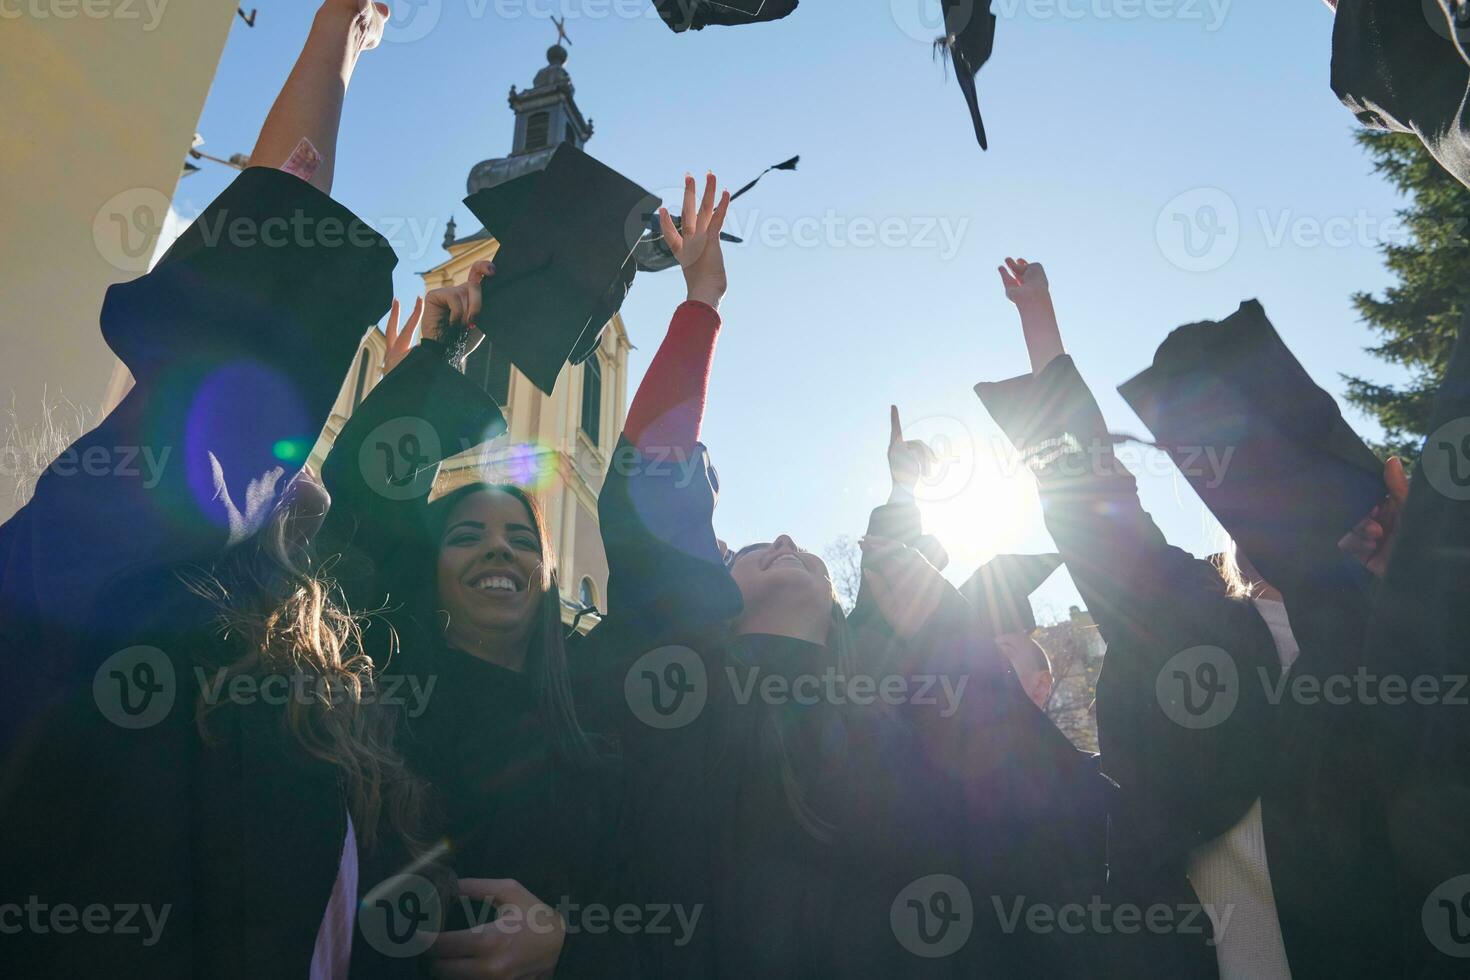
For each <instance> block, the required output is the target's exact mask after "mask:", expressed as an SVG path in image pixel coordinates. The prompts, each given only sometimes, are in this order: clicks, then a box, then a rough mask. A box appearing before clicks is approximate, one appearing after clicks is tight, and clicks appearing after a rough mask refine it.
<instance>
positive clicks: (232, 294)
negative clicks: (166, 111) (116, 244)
mask: <svg viewBox="0 0 1470 980" xmlns="http://www.w3.org/2000/svg"><path fill="white" fill-rule="evenodd" d="M396 261H397V260H396V257H395V256H394V254H393V251H392V249H391V248H390V247H389V246H388V243H387V242H386V241H385V240H384V239H383V238H382V237H381V236H379V235H378V234H376V233H375V232H373V231H372V230H371V229H369V228H368V227H367V226H366V225H365V224H364V223H363V222H362V221H361V220H360V219H358V218H357V217H356V216H354V215H353V214H352V213H351V212H350V211H348V210H347V209H345V208H343V207H342V206H341V205H340V204H338V203H336V202H335V201H333V200H332V199H331V198H330V197H328V196H327V195H325V194H323V193H321V192H320V191H318V190H316V189H315V188H313V187H312V186H311V185H310V184H307V183H306V182H304V181H302V180H300V179H298V178H296V177H293V176H290V175H289V174H285V173H282V172H281V171H279V170H275V169H271V168H251V169H249V170H247V171H245V172H244V173H243V174H241V175H240V176H239V177H238V178H236V179H235V181H234V183H232V184H231V185H230V186H229V187H228V188H227V189H226V190H225V191H224V192H223V193H222V194H221V195H220V196H219V197H218V198H217V199H216V200H215V201H214V202H213V203H212V204H210V206H209V207H208V208H206V209H205V211H204V212H203V213H202V214H201V215H200V216H199V218H198V219H196V220H195V222H194V224H193V225H192V226H190V228H189V229H188V230H187V231H185V233H184V234H183V235H182V236H181V237H180V239H179V240H178V241H177V242H176V243H175V244H174V246H173V247H172V248H170V249H169V251H168V252H167V254H165V255H164V257H163V258H162V259H161V260H160V261H159V262H158V264H157V266H156V267H155V268H154V269H153V270H152V271H151V272H149V273H148V274H147V275H144V276H143V277H141V278H139V279H136V280H134V281H132V282H128V283H122V284H119V285H115V286H113V287H112V288H111V289H109V290H108V293H107V297H106V300H105V303H104V305H103V308H102V315H101V330H102V336H103V338H104V339H105V340H106V342H107V344H108V345H109V346H110V347H111V348H112V350H113V351H115V352H116V353H117V355H118V357H119V358H121V359H122V361H123V363H124V364H125V365H126V366H127V367H128V369H129V370H130V371H131V372H132V373H133V376H134V378H135V379H136V384H135V385H134V387H133V388H132V390H131V391H130V392H129V393H128V395H127V396H126V397H125V398H124V399H123V401H122V402H121V404H119V405H118V407H117V408H115V409H114V410H113V411H112V412H111V413H109V414H108V415H107V417H106V418H104V419H103V420H102V421H101V423H100V424H98V426H97V427H96V428H95V429H93V430H91V431H90V432H88V433H86V434H85V435H83V436H81V437H80V438H79V439H77V440H76V441H74V442H73V443H72V444H71V445H70V446H68V447H67V449H66V450H65V451H63V452H62V454H61V455H60V456H59V457H58V458H57V459H56V460H55V461H54V462H53V463H52V464H51V465H50V466H49V467H48V468H47V470H46V471H45V472H44V473H43V474H42V475H41V477H40V479H39V480H38V481H37V484H36V487H35V493H34V495H33V496H32V497H31V499H30V501H29V502H28V503H27V504H26V506H25V507H23V508H22V509H21V510H20V512H19V513H17V514H16V515H15V516H14V517H13V518H11V520H10V521H9V522H7V524H6V525H5V527H4V528H3V529H0V549H3V550H0V624H3V625H0V646H3V647H4V651H5V652H4V659H6V660H10V661H13V662H12V664H11V665H12V666H15V665H17V664H24V665H25V666H24V667H22V668H21V669H22V670H33V669H40V670H42V671H44V672H46V673H49V674H51V675H52V676H58V675H73V674H74V675H75V676H77V677H87V676H90V670H91V669H94V668H95V666H96V665H95V664H90V663H89V662H86V661H87V656H86V655H84V654H82V653H81V652H80V651H81V650H83V649H90V650H101V649H106V647H107V645H108V643H110V642H111V640H112V638H115V637H119V636H122V637H125V636H126V635H127V634H128V633H129V632H130V631H131V629H130V626H129V624H130V623H131V622H132V621H133V619H134V617H135V615H137V614H138V613H140V612H144V611H145V610H138V609H133V608H129V607H128V605H127V604H126V603H123V602H119V601H109V600H108V598H107V597H108V596H109V595H112V596H114V597H115V596H118V595H124V594H126V589H125V588H124V587H122V584H123V583H124V582H125V581H126V580H129V579H135V578H137V577H141V576H145V575H147V574H149V573H152V572H156V571H157V570H158V569H162V568H168V567H172V566H175V565H178V564H180V563H187V562H197V561H201V560H205V559H208V558H209V557H210V556H212V555H213V554H216V553H218V552H219V551H220V550H221V549H223V548H224V547H226V546H227V545H229V544H232V543H234V542H236V541H239V540H241V539H243V538H244V537H247V536H248V535H249V534H250V533H252V532H253V531H254V530H255V529H256V528H257V527H259V525H260V524H261V523H262V522H263V521H264V519H265V518H266V517H267V516H268V515H269V512H270V510H271V508H272V507H273V505H274V503H275V500H276V499H277V495H278V493H279V491H280V490H281V489H282V488H283V487H284V486H285V485H286V483H287V482H288V481H289V480H290V479H291V477H292V476H293V475H294V473H295V472H296V471H297V470H298V469H299V468H300V467H301V465H302V464H303V463H304V462H305V460H306V456H307V453H308V452H309V450H310V448H311V445H312V444H313V443H314V442H315V440H316V437H317V434H318V433H319V432H320V431H321V428H322V426H323V424H324V423H325V421H326V418H327V415H328V413H329V412H330V410H331V406H332V403H333V401H334V400H335V398H336V396H337V394H338V391H339V389H340V386H341V384H342V380H343V378H344V376H345V375H346V373H347V370H348V368H349V366H350V365H351V363H352V359H353V357H354V355H355V353H356V350H357V346H358V343H359V341H360V340H361V338H362V335H363V332H364V330H366V329H367V328H368V326H369V325H370V324H372V323H373V322H374V321H375V320H376V319H377V318H378V317H380V316H381V315H382V314H383V312H384V311H385V310H386V309H387V308H388V306H389V303H390V302H391V296H392V278H391V273H392V270H393V266H394V265H395V264H396ZM6 686H7V687H8V686H9V685H6Z"/></svg>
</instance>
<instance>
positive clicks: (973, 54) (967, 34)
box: [934, 0, 996, 150]
mask: <svg viewBox="0 0 1470 980" xmlns="http://www.w3.org/2000/svg"><path fill="white" fill-rule="evenodd" d="M995 21H996V17H995V14H992V13H991V12H990V0H944V36H943V37H941V38H940V39H939V40H937V41H935V42H934V46H935V49H936V50H938V51H942V52H946V53H947V54H948V55H949V58H950V60H951V61H953V62H954V73H955V77H956V78H957V79H958V80H959V83H960V89H961V91H963V92H964V93H965V102H966V104H967V105H969V107H970V116H971V118H972V119H973V120H974V121H975V138H976V139H978V140H979V141H980V149H982V150H988V149H990V142H989V141H988V140H987V139H986V138H985V122H984V120H982V119H981V118H980V95H979V93H978V92H976V90H975V76H976V75H978V74H979V73H980V69H981V68H983V67H984V66H985V63H986V62H987V61H989V60H990V55H991V53H992V52H994V50H995Z"/></svg>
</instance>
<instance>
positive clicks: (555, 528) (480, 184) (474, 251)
mask: <svg viewBox="0 0 1470 980" xmlns="http://www.w3.org/2000/svg"><path fill="white" fill-rule="evenodd" d="M566 59H567V52H566V50H565V49H564V48H562V47H561V46H560V45H558V46H555V47H553V48H551V49H550V50H549V51H548V52H547V65H546V67H545V68H542V69H541V71H539V72H538V73H537V74H536V78H535V82H534V84H533V86H532V87H531V88H530V89H528V90H526V91H524V92H522V91H518V90H517V89H516V88H514V87H512V88H511V92H510V107H511V109H512V111H513V113H514V118H515V129H514V136H513V139H512V144H511V152H510V155H509V156H505V157H498V158H495V159H491V160H485V161H483V162H481V163H479V164H476V165H475V166H474V167H473V168H472V169H471V170H470V176H469V181H468V189H469V193H470V194H473V193H475V192H476V191H478V190H480V189H482V188H485V187H493V186H495V185H497V184H501V183H504V182H505V181H507V180H511V179H513V178H515V177H519V176H522V175H523V174H526V173H530V172H533V171H535V170H539V169H541V168H543V167H545V165H546V163H547V162H548V161H549V160H550V158H551V154H552V153H553V152H555V150H556V147H557V146H558V145H559V144H560V143H562V142H570V143H572V144H574V145H575V146H577V147H578V148H579V149H580V148H582V147H583V146H584V145H585V144H586V142H587V140H589V139H591V138H592V123H591V121H590V120H587V119H585V118H584V117H583V116H582V113H581V111H580V110H579V109H578V108H577V103H576V99H575V90H574V88H573V86H572V80H571V76H570V75H568V74H567V71H566V68H565V67H564V65H565V63H566ZM444 248H445V250H446V251H447V252H448V253H449V257H448V258H447V259H445V260H444V261H443V262H441V263H439V264H438V265H436V266H434V267H433V268H432V269H429V270H428V271H426V272H424V273H421V275H422V276H423V279H424V288H425V289H426V290H430V289H438V288H440V287H443V286H453V285H456V284H459V283H462V282H465V281H466V280H467V279H468V278H469V270H470V267H471V266H472V265H474V263H476V262H478V261H480V260H481V259H494V257H495V253H496V250H497V249H498V248H499V243H497V242H496V241H495V239H494V238H493V237H492V236H491V235H490V234H489V233H488V232H487V231H485V230H484V229H483V228H482V229H480V230H479V231H477V232H475V233H473V234H470V235H467V236H465V237H462V238H459V237H455V227H454V223H453V221H451V222H450V224H449V233H448V234H447V235H446V237H445V241H444ZM385 349H386V344H385V341H384V338H383V334H382V333H381V332H380V331H379V330H378V329H377V328H376V327H374V328H373V329H371V330H369V331H368V333H367V336H366V337H365V338H364V341H363V345H362V347H361V349H360V350H359V352H358V358H357V360H356V361H355V362H354V364H353V369H352V372H351V374H350V375H349V376H348V378H347V380H346V383H345V384H344V385H343V388H342V392H341V394H340V395H339V396H338V399H337V404H336V406H335V407H334V409H333V412H332V416H331V419H330V420H329V421H328V423H327V427H326V430H325V431H324V432H323V435H322V441H321V442H320V443H318V445H317V447H316V449H315V450H314V451H313V453H312V461H313V463H315V464H318V465H319V464H320V461H321V459H322V458H323V457H325V455H326V451H327V450H328V449H329V448H330V447H331V442H332V440H333V439H335V437H336V435H337V433H339V432H340V431H341V430H342V424H343V423H344V422H345V421H346V419H347V417H348V415H350V414H351V412H352V410H353V409H354V408H355V407H356V406H357V405H358V404H360V403H361V401H362V398H363V397H364V396H365V395H366V394H367V392H368V391H371V390H372V386H373V385H374V384H375V383H376V382H377V380H378V379H379V378H380V377H381V375H382V363H383V353H384V351H385ZM631 349H632V344H631V343H629V341H628V332H627V329H626V328H625V326H624V324H623V321H622V317H621V315H617V316H614V317H613V319H612V321H611V323H610V324H609V326H608V329H607V330H606V331H605V332H604V333H603V335H602V342H601V345H600V346H599V349H598V350H597V351H596V353H594V355H593V356H592V357H591V358H590V359H589V360H587V361H586V362H585V363H583V364H579V365H576V366H571V365H568V366H566V367H564V368H563V369H562V372H561V376H560V377H558V378H557V381H556V385H555V387H554V389H553V391H552V393H551V394H550V395H549V396H548V395H546V394H544V393H543V392H541V391H540V390H539V389H538V388H537V387H536V386H535V385H533V384H532V383H531V382H530V381H529V380H528V379H527V378H526V377H525V376H523V375H522V374H521V373H520V372H519V371H517V370H516V369H515V368H514V367H513V366H511V364H510V363H509V361H508V360H506V358H505V357H504V355H503V353H502V352H501V351H498V350H496V349H495V348H494V346H493V345H492V344H491V343H490V342H489V341H486V342H485V343H483V344H481V345H480V348H479V349H478V350H477V351H476V352H475V353H474V354H473V355H471V356H470V358H469V361H468V363H467V365H466V368H465V374H466V375H467V376H468V377H470V378H472V379H473V380H474V381H475V382H476V383H478V384H479V385H480V386H481V387H483V388H484V389H485V390H486V391H487V392H488V393H489V394H490V395H491V397H493V398H494V399H495V401H496V402H497V403H498V404H499V405H500V406H501V407H502V408H503V409H504V411H505V418H506V422H507V424H508V426H509V429H508V431H507V432H506V433H505V435H503V436H501V437H499V438H497V439H495V440H494V441H492V442H490V443H488V444H486V445H485V446H482V447H480V448H479V449H478V450H472V451H468V452H465V453H461V454H460V455H457V456H455V457H453V458H451V459H450V460H448V461H447V462H446V463H445V465H444V467H443V468H442V471H441V473H440V475H439V481H438V483H437V484H436V485H435V488H434V495H435V496H438V495H441V494H443V493H446V492H448V491H450V490H453V489H454V488H456V487H459V486H463V485H464V484H466V483H470V482H473V481H475V480H479V479H488V480H490V481H492V482H515V483H517V484H519V485H521V486H523V487H524V488H525V489H526V490H527V491H529V492H530V493H532V494H533V495H534V496H535V498H536V500H537V502H538V503H539V504H540V505H541V508H542V510H543V511H544V513H545V515H546V522H547V529H548V534H549V537H550V544H551V547H552V548H553V549H554V551H555V552H556V556H557V561H558V568H559V573H560V578H561V587H562V607H563V612H564V618H565V619H566V620H567V621H568V622H571V621H572V620H573V619H574V618H575V617H576V616H577V614H578V612H579V611H581V610H583V609H585V607H588V606H595V607H597V608H599V609H605V608H606V598H605V597H606V595H607V556H606V554H605V553H604V552H603V548H602V537H601V533H600V531H599V528H598V522H597V495H598V493H599V492H600V491H601V489H602V481H603V478H604V475H605V474H606V473H607V468H608V464H609V462H610V461H611V458H612V451H613V447H614V446H615V445H616V444H617V439H618V435H619V434H620V433H621V432H622V428H623V420H624V418H625V416H626V414H627V378H628V352H629V351H630V350H631ZM590 621H592V620H591V619H590V618H589V617H584V618H583V620H582V625H584V626H585V625H588V624H589V623H590Z"/></svg>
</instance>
